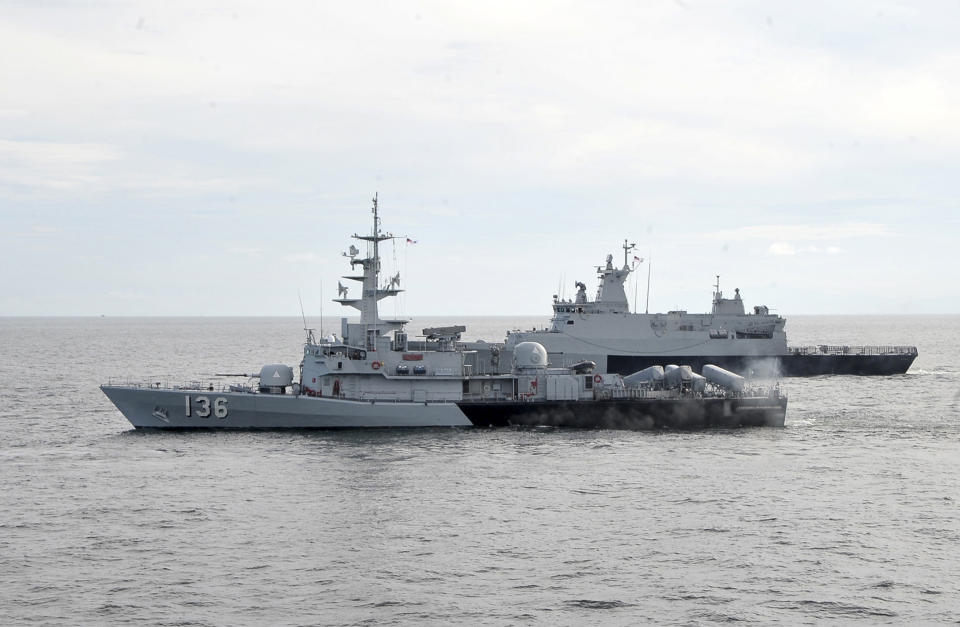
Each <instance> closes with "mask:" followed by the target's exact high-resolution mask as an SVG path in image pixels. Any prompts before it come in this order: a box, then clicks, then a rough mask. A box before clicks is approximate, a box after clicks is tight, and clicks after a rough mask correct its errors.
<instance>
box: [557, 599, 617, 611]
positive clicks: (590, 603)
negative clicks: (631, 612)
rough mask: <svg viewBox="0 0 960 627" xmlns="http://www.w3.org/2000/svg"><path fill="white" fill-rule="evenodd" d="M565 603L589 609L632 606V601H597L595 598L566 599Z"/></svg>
mask: <svg viewBox="0 0 960 627" xmlns="http://www.w3.org/2000/svg"><path fill="white" fill-rule="evenodd" d="M564 605H568V606H570V607H582V608H586V609H588V610H612V609H616V608H620V607H630V606H631V605H632V603H625V602H623V601H617V600H613V601H597V600H594V599H576V600H573V601H566V602H565V603H564Z"/></svg>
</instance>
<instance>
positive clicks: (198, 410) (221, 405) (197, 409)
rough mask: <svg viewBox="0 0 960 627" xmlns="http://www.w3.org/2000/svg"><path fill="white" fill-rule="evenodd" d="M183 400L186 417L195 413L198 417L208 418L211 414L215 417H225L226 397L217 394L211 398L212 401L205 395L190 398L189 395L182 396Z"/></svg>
mask: <svg viewBox="0 0 960 627" xmlns="http://www.w3.org/2000/svg"><path fill="white" fill-rule="evenodd" d="M183 402H184V403H185V405H186V408H185V409H186V412H187V417H188V418H189V417H190V416H192V415H194V414H196V415H197V417H198V418H209V417H210V415H211V414H213V415H214V416H216V417H217V418H226V417H227V399H225V398H224V397H222V396H218V397H217V398H215V399H213V403H211V402H210V399H209V398H208V397H206V396H198V397H197V398H194V399H191V398H190V396H189V395H188V396H184V397H183Z"/></svg>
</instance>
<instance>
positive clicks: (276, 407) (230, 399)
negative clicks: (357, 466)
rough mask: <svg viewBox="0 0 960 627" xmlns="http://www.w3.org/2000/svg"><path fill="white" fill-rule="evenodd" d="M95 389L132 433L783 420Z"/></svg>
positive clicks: (729, 413) (761, 404) (741, 409)
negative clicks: (104, 396) (100, 391)
mask: <svg viewBox="0 0 960 627" xmlns="http://www.w3.org/2000/svg"><path fill="white" fill-rule="evenodd" d="M101 389H102V390H103V392H104V394H106V395H107V397H108V398H109V399H110V400H111V401H113V403H114V404H115V405H116V406H117V408H118V409H119V410H120V412H121V413H122V414H123V415H124V416H125V417H126V418H127V420H129V421H130V423H131V424H132V425H133V426H134V427H136V428H138V429H358V428H401V427H469V426H508V425H526V426H562V427H576V428H616V429H662V428H670V429H702V428H712V427H724V428H732V427H746V426H783V423H784V418H785V415H786V399H783V398H769V399H768V398H743V399H735V398H734V399H725V398H700V397H687V398H676V399H650V398H642V399H630V400H597V401H536V402H504V401H494V402H441V403H430V402H427V403H412V402H384V401H376V402H370V401H350V400H342V399H333V398H322V397H319V398H318V397H307V396H287V395H279V394H248V393H237V392H209V391H200V390H170V389H159V388H143V387H128V386H107V385H105V386H101Z"/></svg>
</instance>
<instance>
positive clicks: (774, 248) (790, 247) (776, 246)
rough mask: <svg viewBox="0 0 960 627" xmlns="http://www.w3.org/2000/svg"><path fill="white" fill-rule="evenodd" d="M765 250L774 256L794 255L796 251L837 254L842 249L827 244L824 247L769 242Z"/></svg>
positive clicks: (814, 253) (813, 253)
mask: <svg viewBox="0 0 960 627" xmlns="http://www.w3.org/2000/svg"><path fill="white" fill-rule="evenodd" d="M767 252H768V253H770V254H771V255H776V256H789V255H796V254H798V253H801V254H803V253H806V254H811V255H838V254H840V253H842V252H843V249H841V248H839V247H838V246H827V247H825V248H821V247H820V246H796V245H794V244H792V243H790V242H774V243H773V244H770V247H769V248H768V249H767Z"/></svg>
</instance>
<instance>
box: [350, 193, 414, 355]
mask: <svg viewBox="0 0 960 627" xmlns="http://www.w3.org/2000/svg"><path fill="white" fill-rule="evenodd" d="M371 213H372V214H373V231H372V232H371V233H370V235H359V234H357V233H354V234H353V235H352V237H353V239H357V240H361V241H364V242H367V243H368V245H369V244H372V246H369V247H368V249H367V250H368V252H372V255H370V256H369V257H363V258H360V257H358V256H359V254H360V251H359V250H358V249H357V247H356V246H351V247H350V250H349V251H348V252H345V253H343V255H344V256H345V257H349V258H350V267H351V268H355V267H356V266H361V267H362V268H363V274H359V275H358V274H353V275H344V277H343V278H344V279H348V280H350V281H357V282H359V283H360V284H361V286H362V287H361V290H362V291H361V295H360V298H348V297H347V291H348V289H349V288H347V287H343V286H342V285H341V286H340V287H339V295H340V298H336V299H334V302H337V303H340V304H341V305H346V306H348V307H353V308H354V309H359V310H360V324H359V327H362V329H363V335H364V343H365V344H366V345H367V350H376V348H375V347H376V337H377V336H378V335H379V333H378V330H379V329H380V328H381V327H383V328H384V329H385V331H386V332H389V331H391V330H393V329H398V328H402V327H403V323H404V322H405V321H400V320H390V321H384V320H381V319H380V315H379V310H378V306H377V303H378V302H379V301H380V300H381V299H383V298H386V297H387V296H396V295H397V294H399V293H400V292H402V291H403V290H400V289H397V288H396V285H397V284H398V283H399V278H398V277H397V278H396V280H395V281H391V283H390V284H389V285H385V286H384V287H382V288H381V287H379V285H378V283H379V280H380V242H382V241H384V240H388V239H393V237H394V236H393V234H392V233H383V232H382V231H381V230H380V213H379V200H378V194H374V196H373V208H372V210H371ZM371 249H372V250H371ZM351 327H354V325H351ZM350 339H351V341H352V342H354V343H356V342H357V340H358V339H359V338H357V337H351V338H350Z"/></svg>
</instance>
